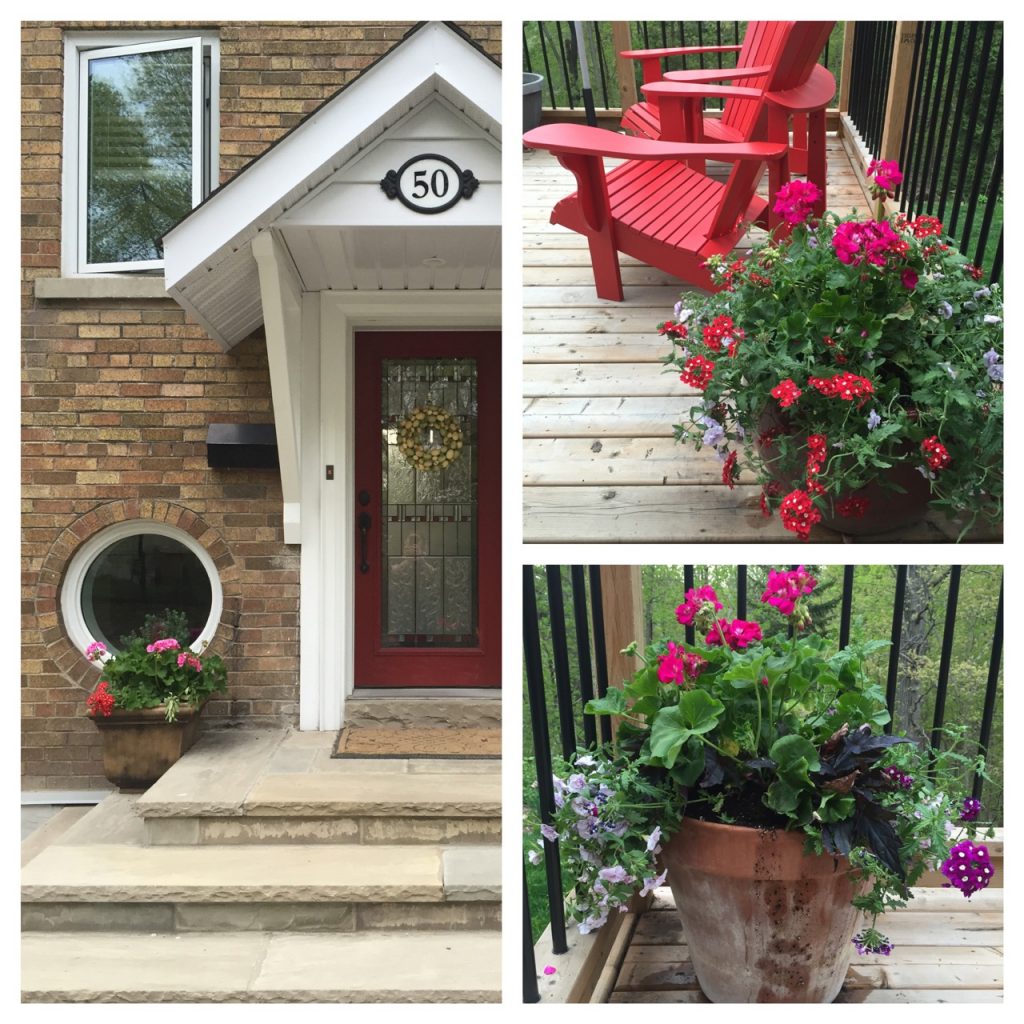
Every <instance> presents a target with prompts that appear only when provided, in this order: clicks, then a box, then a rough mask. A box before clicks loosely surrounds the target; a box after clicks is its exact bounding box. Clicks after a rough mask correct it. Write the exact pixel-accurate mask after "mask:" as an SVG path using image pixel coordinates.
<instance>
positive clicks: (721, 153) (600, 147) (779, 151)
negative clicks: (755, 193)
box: [523, 124, 789, 163]
mask: <svg viewBox="0 0 1024 1024" xmlns="http://www.w3.org/2000/svg"><path fill="white" fill-rule="evenodd" d="M523 142H524V143H525V144H526V145H527V146H529V147H530V148H531V149H546V150H548V151H549V152H551V153H554V154H556V155H557V154H559V153H566V154H574V155H577V156H603V157H611V158H613V159H624V160H693V159H704V160H721V161H724V162H726V163H731V162H733V161H735V160H779V159H781V158H782V157H784V156H785V155H786V154H787V152H788V151H789V146H788V145H787V144H786V143H784V142H734V143H704V142H660V141H655V140H654V139H642V138H637V137H635V136H632V135H619V134H618V133H617V132H610V131H608V130H607V129H606V128H591V127H590V125H586V124H545V125H541V126H540V128H534V129H533V130H532V131H529V132H527V133H526V134H525V135H524V136H523Z"/></svg>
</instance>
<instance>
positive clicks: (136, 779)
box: [93, 705, 203, 791]
mask: <svg viewBox="0 0 1024 1024" xmlns="http://www.w3.org/2000/svg"><path fill="white" fill-rule="evenodd" d="M202 710H203V705H200V706H199V707H196V708H193V707H189V706H188V705H182V706H181V707H180V708H178V717H177V720H176V721H174V722H168V721H167V718H166V709H165V708H164V707H163V706H162V705H161V706H160V707H155V708H144V709H140V710H138V711H116V710H115V711H113V712H111V714H110V715H109V716H108V717H104V716H102V715H96V716H95V717H93V722H94V723H95V724H96V728H97V729H99V731H100V735H101V736H102V737H103V774H104V775H106V777H107V778H108V779H110V781H111V782H113V783H114V785H116V786H117V787H118V788H119V789H122V790H134V791H141V790H144V789H148V788H149V787H150V786H151V785H152V784H153V783H154V782H156V780H157V779H159V778H160V776H161V775H163V774H164V772H166V771H167V769H168V768H170V767H171V765H172V764H174V762H175V761H177V760H178V759H179V758H180V757H181V755H182V754H184V753H185V751H187V750H188V749H189V748H190V747H191V746H192V744H193V743H195V741H196V737H197V736H198V735H199V716H200V714H201V713H202Z"/></svg>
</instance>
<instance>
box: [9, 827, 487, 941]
mask: <svg viewBox="0 0 1024 1024" xmlns="http://www.w3.org/2000/svg"><path fill="white" fill-rule="evenodd" d="M500 913H501V850H500V847H497V846H486V847H474V846H464V847H453V848H449V849H445V848H443V847H437V846H372V847H370V846H347V847H344V848H338V847H332V846H323V845H302V846H300V845H294V844H293V845H289V846H272V845H270V846H193V847H174V848H171V847H146V846H140V845H137V844H133V843H120V844H114V845H106V844H102V843H92V844H88V845H70V844H59V843H58V844H55V845H53V846H50V847H49V848H48V849H46V850H43V851H42V852H41V853H40V854H38V855H37V856H36V857H35V858H34V859H33V860H32V861H31V862H30V863H29V864H28V865H27V866H26V867H25V868H24V870H23V871H22V927H23V928H24V929H26V930H30V931H39V930H65V931H72V930H99V931H103V930H107V931H109V930H115V929H116V930H134V929H138V930H145V931H152V932H157V931H223V930H238V931H243V930H252V931H269V930H296V931H324V930H333V931H338V932H354V931H361V930H377V929H379V930H387V929H392V930H393V929H395V928H406V929H413V928H435V929H437V928H466V927H472V928H497V927H499V926H500Z"/></svg>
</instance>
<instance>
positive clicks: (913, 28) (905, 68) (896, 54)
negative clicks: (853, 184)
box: [878, 21, 918, 160]
mask: <svg viewBox="0 0 1024 1024" xmlns="http://www.w3.org/2000/svg"><path fill="white" fill-rule="evenodd" d="M917 27H918V23H917V22H916V21H897V22H896V38H895V41H894V42H893V47H892V65H891V67H890V68H889V95H888V97H887V99H886V101H885V120H884V121H883V122H882V142H881V145H880V146H879V147H878V148H879V153H878V159H879V160H898V159H899V156H900V145H901V144H902V142H903V125H904V122H905V121H906V117H907V104H908V103H909V102H910V72H911V69H912V67H913V64H914V42H915V40H916V38H917Z"/></svg>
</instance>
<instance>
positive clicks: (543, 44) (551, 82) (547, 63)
mask: <svg viewBox="0 0 1024 1024" xmlns="http://www.w3.org/2000/svg"><path fill="white" fill-rule="evenodd" d="M537 38H538V39H540V55H541V59H542V60H543V61H544V77H545V80H546V81H547V83H548V96H550V97H551V106H552V107H557V106H558V103H557V102H556V100H555V79H554V76H553V75H552V74H551V60H550V58H549V57H548V44H547V40H546V39H545V38H544V22H543V21H538V22H537Z"/></svg>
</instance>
